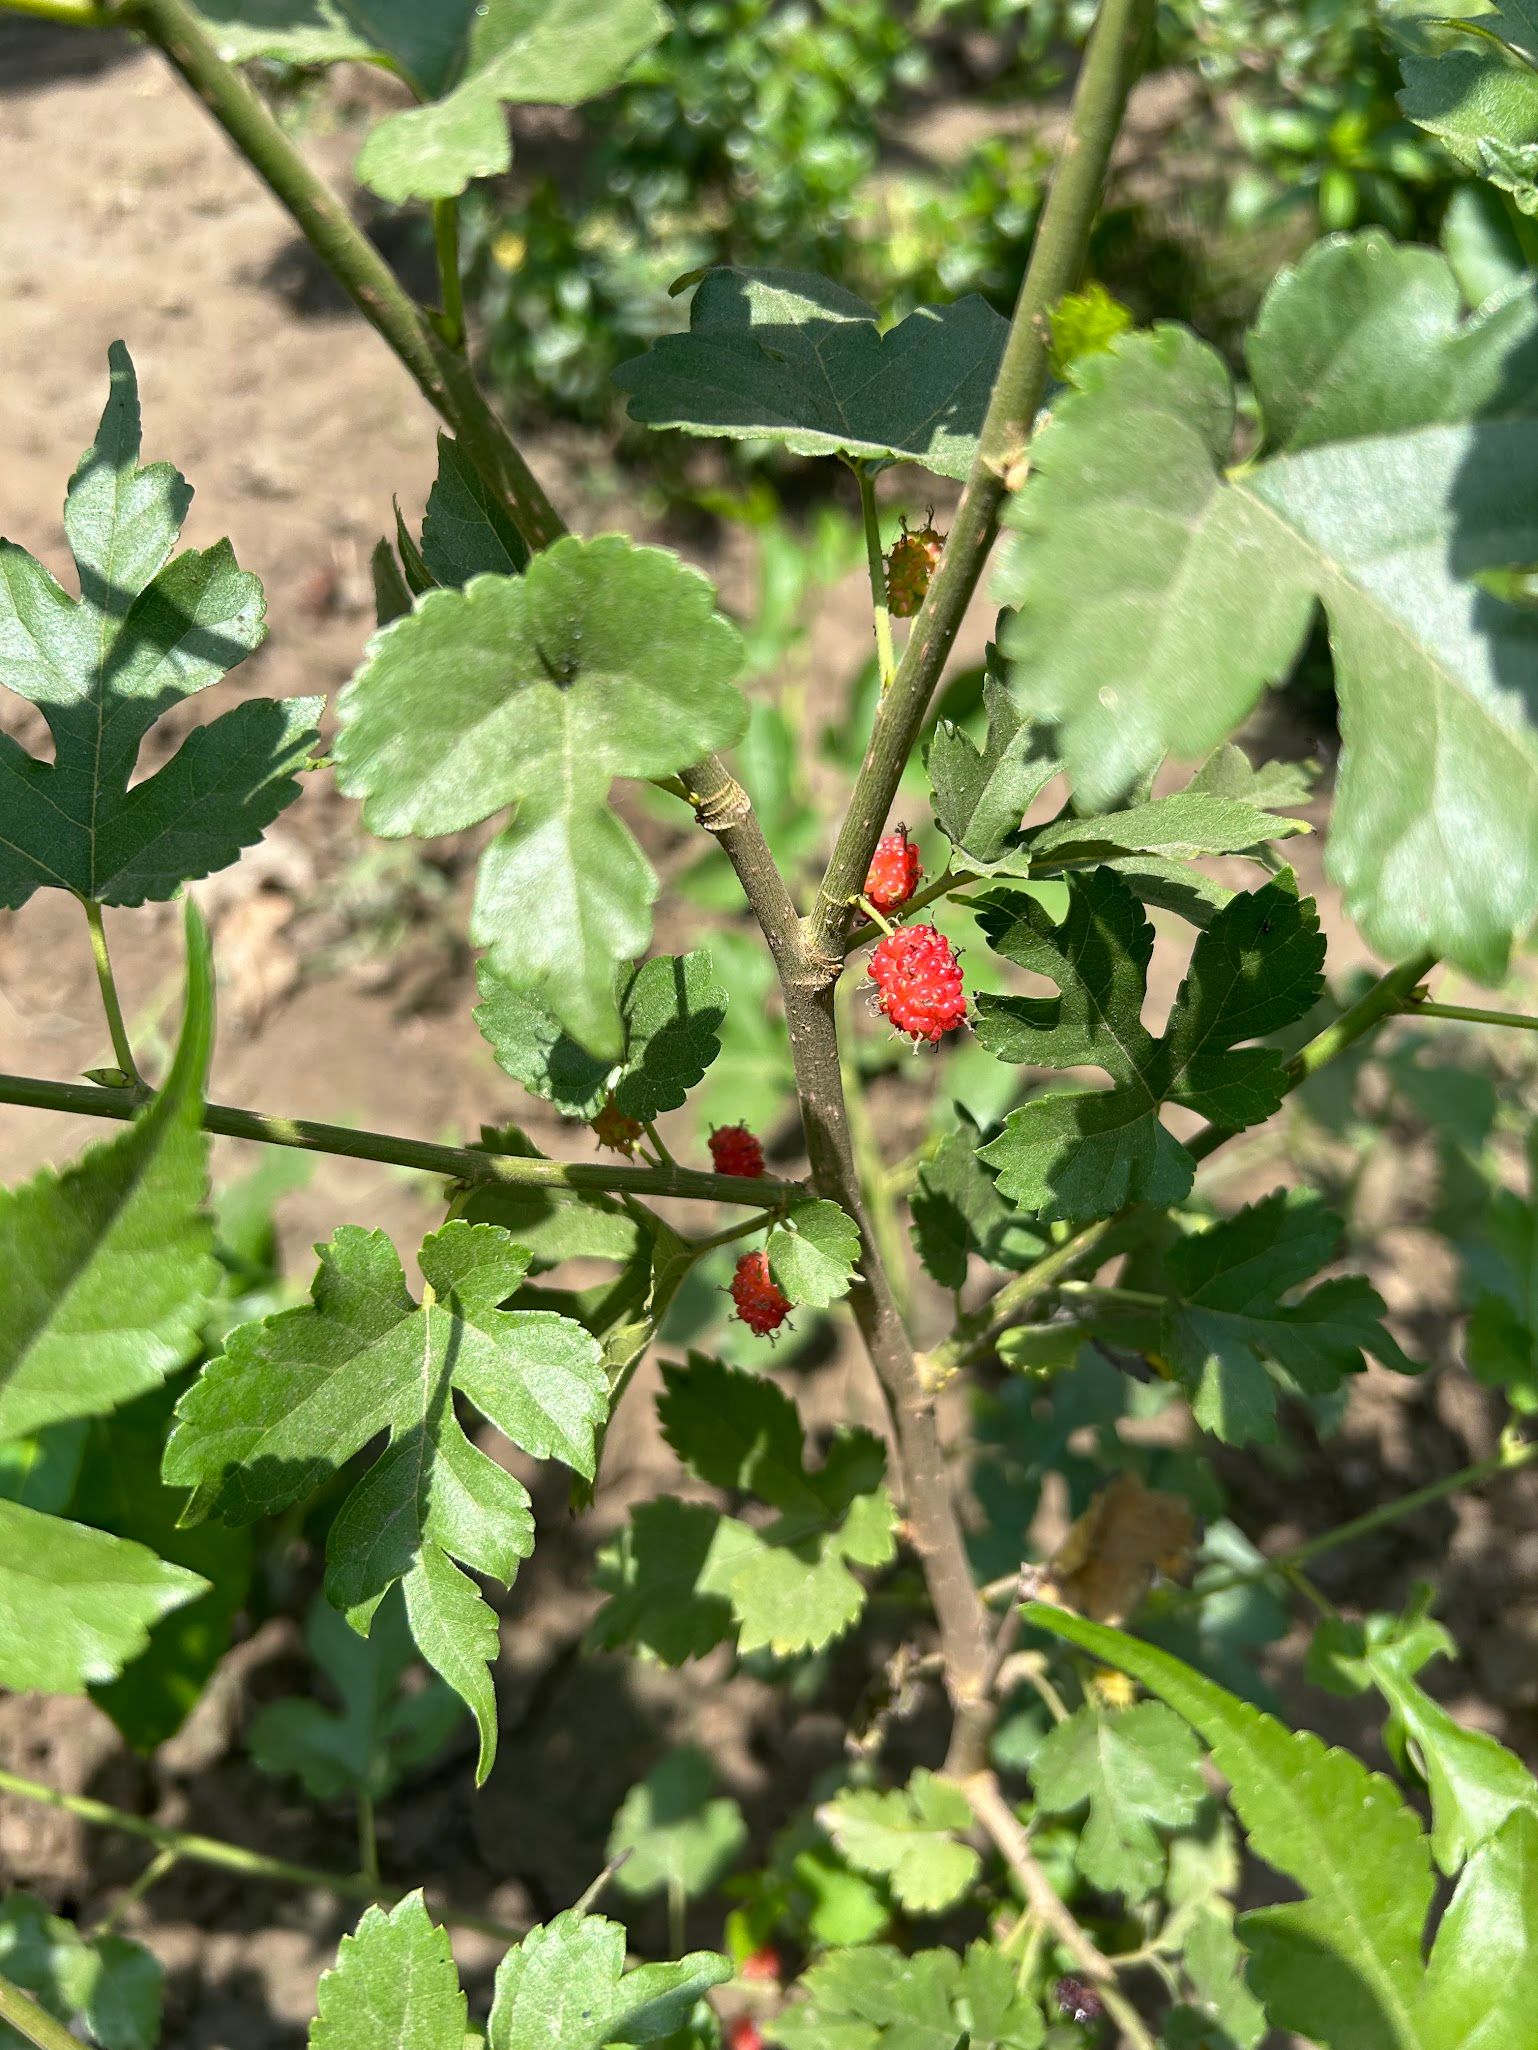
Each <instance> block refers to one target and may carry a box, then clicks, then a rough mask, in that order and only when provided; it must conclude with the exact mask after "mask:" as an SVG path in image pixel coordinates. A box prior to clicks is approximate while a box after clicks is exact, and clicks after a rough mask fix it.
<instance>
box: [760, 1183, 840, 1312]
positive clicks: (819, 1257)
mask: <svg viewBox="0 0 1538 2050" xmlns="http://www.w3.org/2000/svg"><path fill="white" fill-rule="evenodd" d="M768 1250H769V1271H770V1272H771V1273H772V1274H773V1276H774V1278H775V1280H776V1281H777V1282H778V1283H779V1285H780V1287H781V1288H782V1289H784V1291H785V1293H786V1295H788V1296H789V1297H790V1300H791V1301H792V1302H793V1303H807V1304H809V1305H810V1306H811V1307H812V1308H813V1309H816V1310H825V1309H826V1308H827V1307H828V1305H829V1304H830V1303H836V1302H837V1301H838V1299H839V1297H840V1296H845V1295H848V1293H849V1287H850V1283H851V1282H852V1281H853V1280H854V1278H855V1263H856V1262H857V1261H858V1259H859V1257H860V1228H859V1226H858V1225H857V1224H856V1223H855V1221H854V1219H853V1218H852V1217H850V1216H849V1215H848V1214H847V1213H846V1212H845V1211H842V1210H840V1208H839V1207H838V1205H837V1204H836V1203H830V1202H828V1201H826V1200H825V1199H824V1198H822V1197H810V1198H808V1199H807V1200H805V1201H804V1202H794V1203H792V1204H791V1205H790V1206H789V1208H788V1209H787V1210H786V1212H785V1214H784V1216H783V1217H779V1218H776V1219H775V1222H774V1224H773V1226H772V1227H771V1229H770V1232H769V1248H768Z"/></svg>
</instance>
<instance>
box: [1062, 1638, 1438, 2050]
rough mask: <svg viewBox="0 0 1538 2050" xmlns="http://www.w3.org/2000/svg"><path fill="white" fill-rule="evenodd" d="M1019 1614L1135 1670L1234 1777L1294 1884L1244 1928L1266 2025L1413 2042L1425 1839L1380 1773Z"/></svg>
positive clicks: (1193, 1686)
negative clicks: (1284, 1899)
mask: <svg viewBox="0 0 1538 2050" xmlns="http://www.w3.org/2000/svg"><path fill="white" fill-rule="evenodd" d="M1025 1614H1026V1618H1027V1620H1028V1621H1030V1622H1032V1623H1035V1624H1037V1625H1039V1626H1040V1627H1041V1628H1042V1629H1045V1630H1050V1631H1053V1632H1054V1633H1055V1634H1056V1635H1058V1636H1059V1637H1064V1638H1066V1639H1067V1640H1068V1642H1069V1643H1071V1644H1076V1645H1078V1646H1080V1648H1081V1649H1083V1650H1085V1651H1087V1652H1089V1653H1090V1654H1091V1655H1092V1656H1093V1657H1095V1658H1098V1659H1101V1660H1103V1661H1104V1662H1105V1663H1107V1664H1110V1665H1115V1666H1119V1667H1120V1668H1121V1669H1122V1670H1123V1671H1124V1672H1128V1673H1130V1674H1131V1675H1132V1676H1133V1678H1134V1679H1136V1680H1138V1681H1140V1682H1141V1683H1142V1685H1143V1686H1145V1687H1146V1688H1148V1689H1149V1691H1150V1692H1152V1693H1154V1694H1157V1695H1158V1696H1159V1697H1160V1698H1161V1699H1162V1700H1164V1701H1165V1702H1167V1703H1168V1705H1169V1706H1170V1707H1171V1708H1173V1709H1174V1710H1175V1711H1176V1713H1177V1714H1179V1715H1182V1716H1184V1717H1185V1719H1186V1721H1187V1722H1189V1723H1190V1724H1191V1725H1192V1727H1193V1728H1194V1729H1195V1730H1196V1731H1197V1732H1198V1734H1199V1735H1200V1736H1202V1737H1203V1738H1205V1740H1206V1742H1207V1744H1208V1746H1209V1747H1210V1749H1211V1752H1212V1759H1213V1763H1214V1764H1215V1765H1216V1766H1217V1767H1218V1769H1219V1771H1220V1772H1222V1773H1223V1775H1224V1777H1225V1778H1226V1779H1227V1780H1228V1782H1229V1798H1230V1800H1231V1801H1232V1803H1233V1806H1234V1809H1235V1811H1236V1813H1237V1814H1238V1817H1239V1820H1240V1821H1241V1822H1242V1823H1243V1825H1244V1827H1245V1830H1246V1832H1247V1833H1248V1836H1249V1840H1250V1847H1251V1849H1252V1850H1253V1851H1254V1853H1255V1854H1256V1856H1258V1857H1260V1858H1263V1859H1264V1860H1265V1861H1266V1863H1267V1864H1268V1865H1272V1866H1274V1867H1275V1868H1276V1870H1277V1871H1279V1872H1281V1873H1284V1874H1285V1875H1286V1876H1287V1877H1288V1878H1289V1879H1291V1880H1293V1881H1294V1882H1295V1883H1296V1884H1297V1886H1298V1887H1300V1888H1301V1889H1302V1891H1303V1894H1304V1898H1303V1899H1302V1900H1301V1901H1294V1902H1289V1903H1287V1904H1285V1905H1283V1906H1280V1907H1268V1908H1259V1909H1256V1910H1254V1911H1253V1912H1251V1913H1250V1914H1247V1915H1245V1916H1244V1917H1243V1919H1242V1920H1241V1922H1240V1925H1239V1935H1240V1939H1241V1941H1242V1942H1243V1943H1244V1945H1245V1948H1246V1949H1247V1950H1248V1951H1249V1953H1250V1958H1251V1969H1250V1978H1251V1983H1252V1984H1253V1986H1254V1988H1255V1991H1256V1993H1257V1994H1258V1995H1259V1997H1260V1999H1261V2000H1262V2002H1263V2003H1264V2005H1265V2009H1266V2013H1267V2014H1268V2016H1269V2017H1270V2019H1271V2021H1272V2022H1273V2024H1275V2025H1276V2026H1278V2027H1281V2028H1290V2029H1295V2030H1297V2031H1298V2032H1299V2033H1300V2034H1301V2035H1304V2036H1308V2037H1313V2038H1315V2039H1316V2040H1317V2041H1319V2042H1320V2043H1323V2044H1326V2045H1328V2046H1329V2050H1418V2041H1417V2036H1416V2031H1415V2021H1414V2015H1415V2009H1416V2005H1417V2002H1418V2000H1419V1997H1420V1986H1421V1976H1422V1974H1421V1939H1422V1933H1423V1931H1424V1928H1425V1924H1426V1918H1427V1914H1428V1912H1429V1910H1430V1906H1431V1897H1432V1877H1431V1858H1430V1849H1429V1846H1428V1844H1427V1842H1426V1839H1425V1838H1424V1837H1423V1836H1422V1835H1421V1833H1420V1827H1419V1824H1418V1823H1417V1822H1416V1819H1415V1817H1414V1815H1413V1814H1412V1813H1411V1811H1410V1809H1409V1808H1407V1807H1406V1806H1405V1804H1404V1802H1403V1801H1402V1800H1401V1798H1400V1796H1399V1794H1398V1792H1397V1791H1396V1790H1395V1789H1394V1788H1393V1787H1392V1786H1391V1785H1390V1784H1389V1782H1388V1781H1387V1780H1385V1779H1383V1778H1381V1777H1380V1776H1379V1775H1377V1774H1375V1773H1369V1772H1368V1771H1367V1769H1366V1767H1365V1766H1363V1765H1361V1764H1359V1763H1358V1761H1357V1760H1356V1759H1354V1758H1352V1757H1350V1756H1349V1755H1348V1754H1347V1753H1346V1752H1344V1751H1333V1750H1328V1749H1327V1748H1326V1747H1325V1745H1324V1744H1322V1743H1321V1742H1320V1740H1319V1739H1318V1738H1317V1737H1315V1736H1313V1735H1312V1734H1311V1733H1310V1732H1308V1731H1306V1730H1289V1729H1287V1728H1286V1727H1285V1725H1283V1724H1281V1723H1279V1722H1277V1721H1276V1720H1275V1718H1274V1717H1272V1716H1268V1715H1265V1714H1263V1713H1262V1712H1261V1711H1260V1710H1259V1709H1257V1708H1252V1707H1251V1706H1250V1705H1249V1704H1248V1703H1246V1702H1242V1701H1239V1700H1237V1699H1236V1698H1235V1697H1234V1696H1233V1695H1231V1694H1227V1693H1225V1692H1224V1690H1223V1689H1222V1688H1220V1687H1218V1686H1216V1685H1214V1683H1213V1682H1212V1681H1210V1680H1207V1679H1205V1678H1203V1676H1202V1675H1201V1674H1199V1673H1196V1672H1193V1671H1192V1670H1191V1668H1190V1667H1189V1666H1186V1665H1183V1664H1182V1663H1181V1662H1180V1660H1179V1659H1175V1658H1171V1657H1170V1655H1169V1654H1168V1652H1164V1651H1160V1650H1158V1649H1157V1648H1156V1647H1155V1646H1153V1645H1149V1644H1142V1643H1140V1642H1139V1641H1138V1640H1137V1639H1136V1638H1133V1637H1128V1636H1126V1635H1125V1634H1124V1633H1123V1632H1121V1631H1119V1630H1111V1629H1108V1628H1107V1627H1106V1626H1105V1625H1104V1624H1099V1623H1090V1622H1086V1621H1085V1620H1084V1619H1083V1618H1081V1617H1078V1616H1073V1615H1070V1614H1068V1613H1067V1612H1066V1611H1065V1610H1061V1609H1054V1608H1050V1607H1048V1606H1046V1605H1045V1604H1043V1603H1040V1602H1031V1603H1028V1604H1027V1605H1026V1610H1025Z"/></svg>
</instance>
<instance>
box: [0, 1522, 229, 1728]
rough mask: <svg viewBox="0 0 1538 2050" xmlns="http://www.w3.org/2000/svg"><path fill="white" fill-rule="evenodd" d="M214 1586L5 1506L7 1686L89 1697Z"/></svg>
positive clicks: (2, 1662) (137, 1551)
mask: <svg viewBox="0 0 1538 2050" xmlns="http://www.w3.org/2000/svg"><path fill="white" fill-rule="evenodd" d="M207 1586H208V1582H207V1581H206V1580H204V1579H203V1578H202V1577H201V1576H200V1575H199V1574H196V1573H189V1572H187V1571H186V1570H185V1568H183V1567H181V1566H169V1565H167V1564H166V1562H165V1560H163V1559H157V1558H156V1556H155V1554H154V1553H153V1552H151V1551H147V1550H146V1549H145V1547H144V1546H143V1545H136V1544H132V1543H130V1542H129V1541H128V1540H127V1539H126V1538H116V1537H109V1536H108V1535H107V1533H106V1532H105V1531H100V1530H89V1529H87V1527H86V1526H85V1525H84V1524H83V1523H67V1522H66V1521H65V1520H64V1518H63V1517H60V1516H45V1515H43V1514H42V1513H41V1512H40V1511H38V1510H36V1509H26V1508H23V1507H22V1505H21V1504H20V1503H19V1502H0V1687H7V1688H9V1689H10V1690H11V1691H12V1692H13V1693H16V1694H25V1693H28V1692H33V1691H35V1692H37V1693H39V1694H84V1693H85V1691H86V1689H87V1687H89V1686H91V1685H92V1684H93V1683H97V1684H99V1683H100V1682H102V1681H105V1680H113V1679H116V1677H117V1675H118V1674H119V1673H120V1672H121V1671H122V1670H123V1668H124V1667H125V1666H126V1665H127V1664H128V1663H129V1661H130V1660H132V1659H135V1658H137V1657H138V1656H139V1654H140V1653H141V1652H142V1651H143V1650H144V1648H145V1646H146V1644H148V1642H149V1633H150V1630H151V1628H152V1627H153V1626H154V1624H156V1623H157V1622H158V1621H159V1620H160V1618H161V1617H162V1616H164V1615H166V1614H167V1613H168V1611H170V1610H171V1609H174V1608H177V1607H179V1606H180V1605H181V1604H182V1603H183V1602H190V1601H192V1600H194V1599H195V1597H196V1596H198V1595H200V1594H202V1593H203V1592H204V1590H205V1589H206V1588H207Z"/></svg>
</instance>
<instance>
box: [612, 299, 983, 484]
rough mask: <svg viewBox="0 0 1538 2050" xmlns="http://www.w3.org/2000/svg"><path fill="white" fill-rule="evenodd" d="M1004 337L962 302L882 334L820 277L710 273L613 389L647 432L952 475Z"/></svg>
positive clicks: (966, 452) (864, 309)
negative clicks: (683, 325)
mask: <svg viewBox="0 0 1538 2050" xmlns="http://www.w3.org/2000/svg"><path fill="white" fill-rule="evenodd" d="M1006 331H1007V328H1006V323H1005V322H1004V320H1003V319H1002V318H1001V317H1000V315H998V314H997V313H995V312H994V310H993V308H992V307H991V306H990V305H989V304H988V303H987V301H986V300H984V299H980V298H977V297H975V296H973V297H970V298H966V299H960V300H958V301H957V302H956V303H955V304H954V305H951V306H923V307H920V308H919V309H918V311H917V312H915V313H910V314H909V315H908V318H907V319H906V320H904V321H901V322H899V324H898V325H897V326H896V327H895V328H893V329H892V331H891V333H890V334H886V335H883V334H881V333H880V332H879V331H878V329H877V326H876V315H875V312H874V309H873V308H871V307H869V306H867V305H866V303H865V301H864V300H863V299H860V298H857V297H856V295H855V294H854V293H853V292H849V291H846V290H845V289H844V287H843V286H842V285H835V284H833V283H832V282H831V281H830V280H829V279H827V278H820V277H816V276H813V275H812V274H811V273H809V272H804V271H781V270H731V269H717V270H710V271H707V272H706V274H705V276H704V278H703V279H702V280H701V282H700V285H699V288H698V290H697V291H696V292H695V294H694V303H693V305H692V306H691V307H690V309H689V332H688V333H687V334H686V335H664V336H663V337H662V338H661V340H660V341H656V342H653V344H652V346H651V347H650V348H649V349H648V350H647V352H646V354H645V355H644V356H637V357H635V358H634V359H633V360H632V361H631V362H629V363H622V364H621V365H620V367H619V369H618V370H617V371H616V372H615V376H614V381H615V383H616V384H617V385H619V387H620V389H621V390H622V391H628V392H629V393H630V395H631V396H630V417H631V418H632V419H633V420H644V421H645V422H646V424H647V426H649V427H681V428H683V429H684V431H685V432H686V433H689V434H715V435H724V436H726V437H728V438H729V439H733V440H739V441H740V440H752V441H761V440H773V441H778V442H780V443H782V444H783V445H784V446H785V447H786V448H787V449H789V450H790V452H791V453H792V454H793V455H801V456H831V455H845V456H855V457H860V458H863V459H864V460H866V461H868V462H913V463H921V464H922V465H923V466H924V467H925V469H928V470H933V471H934V472H935V473H936V474H937V475H938V476H941V477H956V478H963V477H965V476H966V474H967V471H968V469H969V468H970V467H971V463H972V458H973V456H974V454H975V453H976V449H977V435H978V431H979V429H980V428H981V426H982V423H983V414H984V413H985V412H986V410H987V406H988V394H989V393H990V391H991V390H992V389H993V380H994V377H995V376H996V375H997V372H998V367H999V360H1000V357H1001V355H1002V353H1003V349H1004V336H1005V333H1006Z"/></svg>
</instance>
